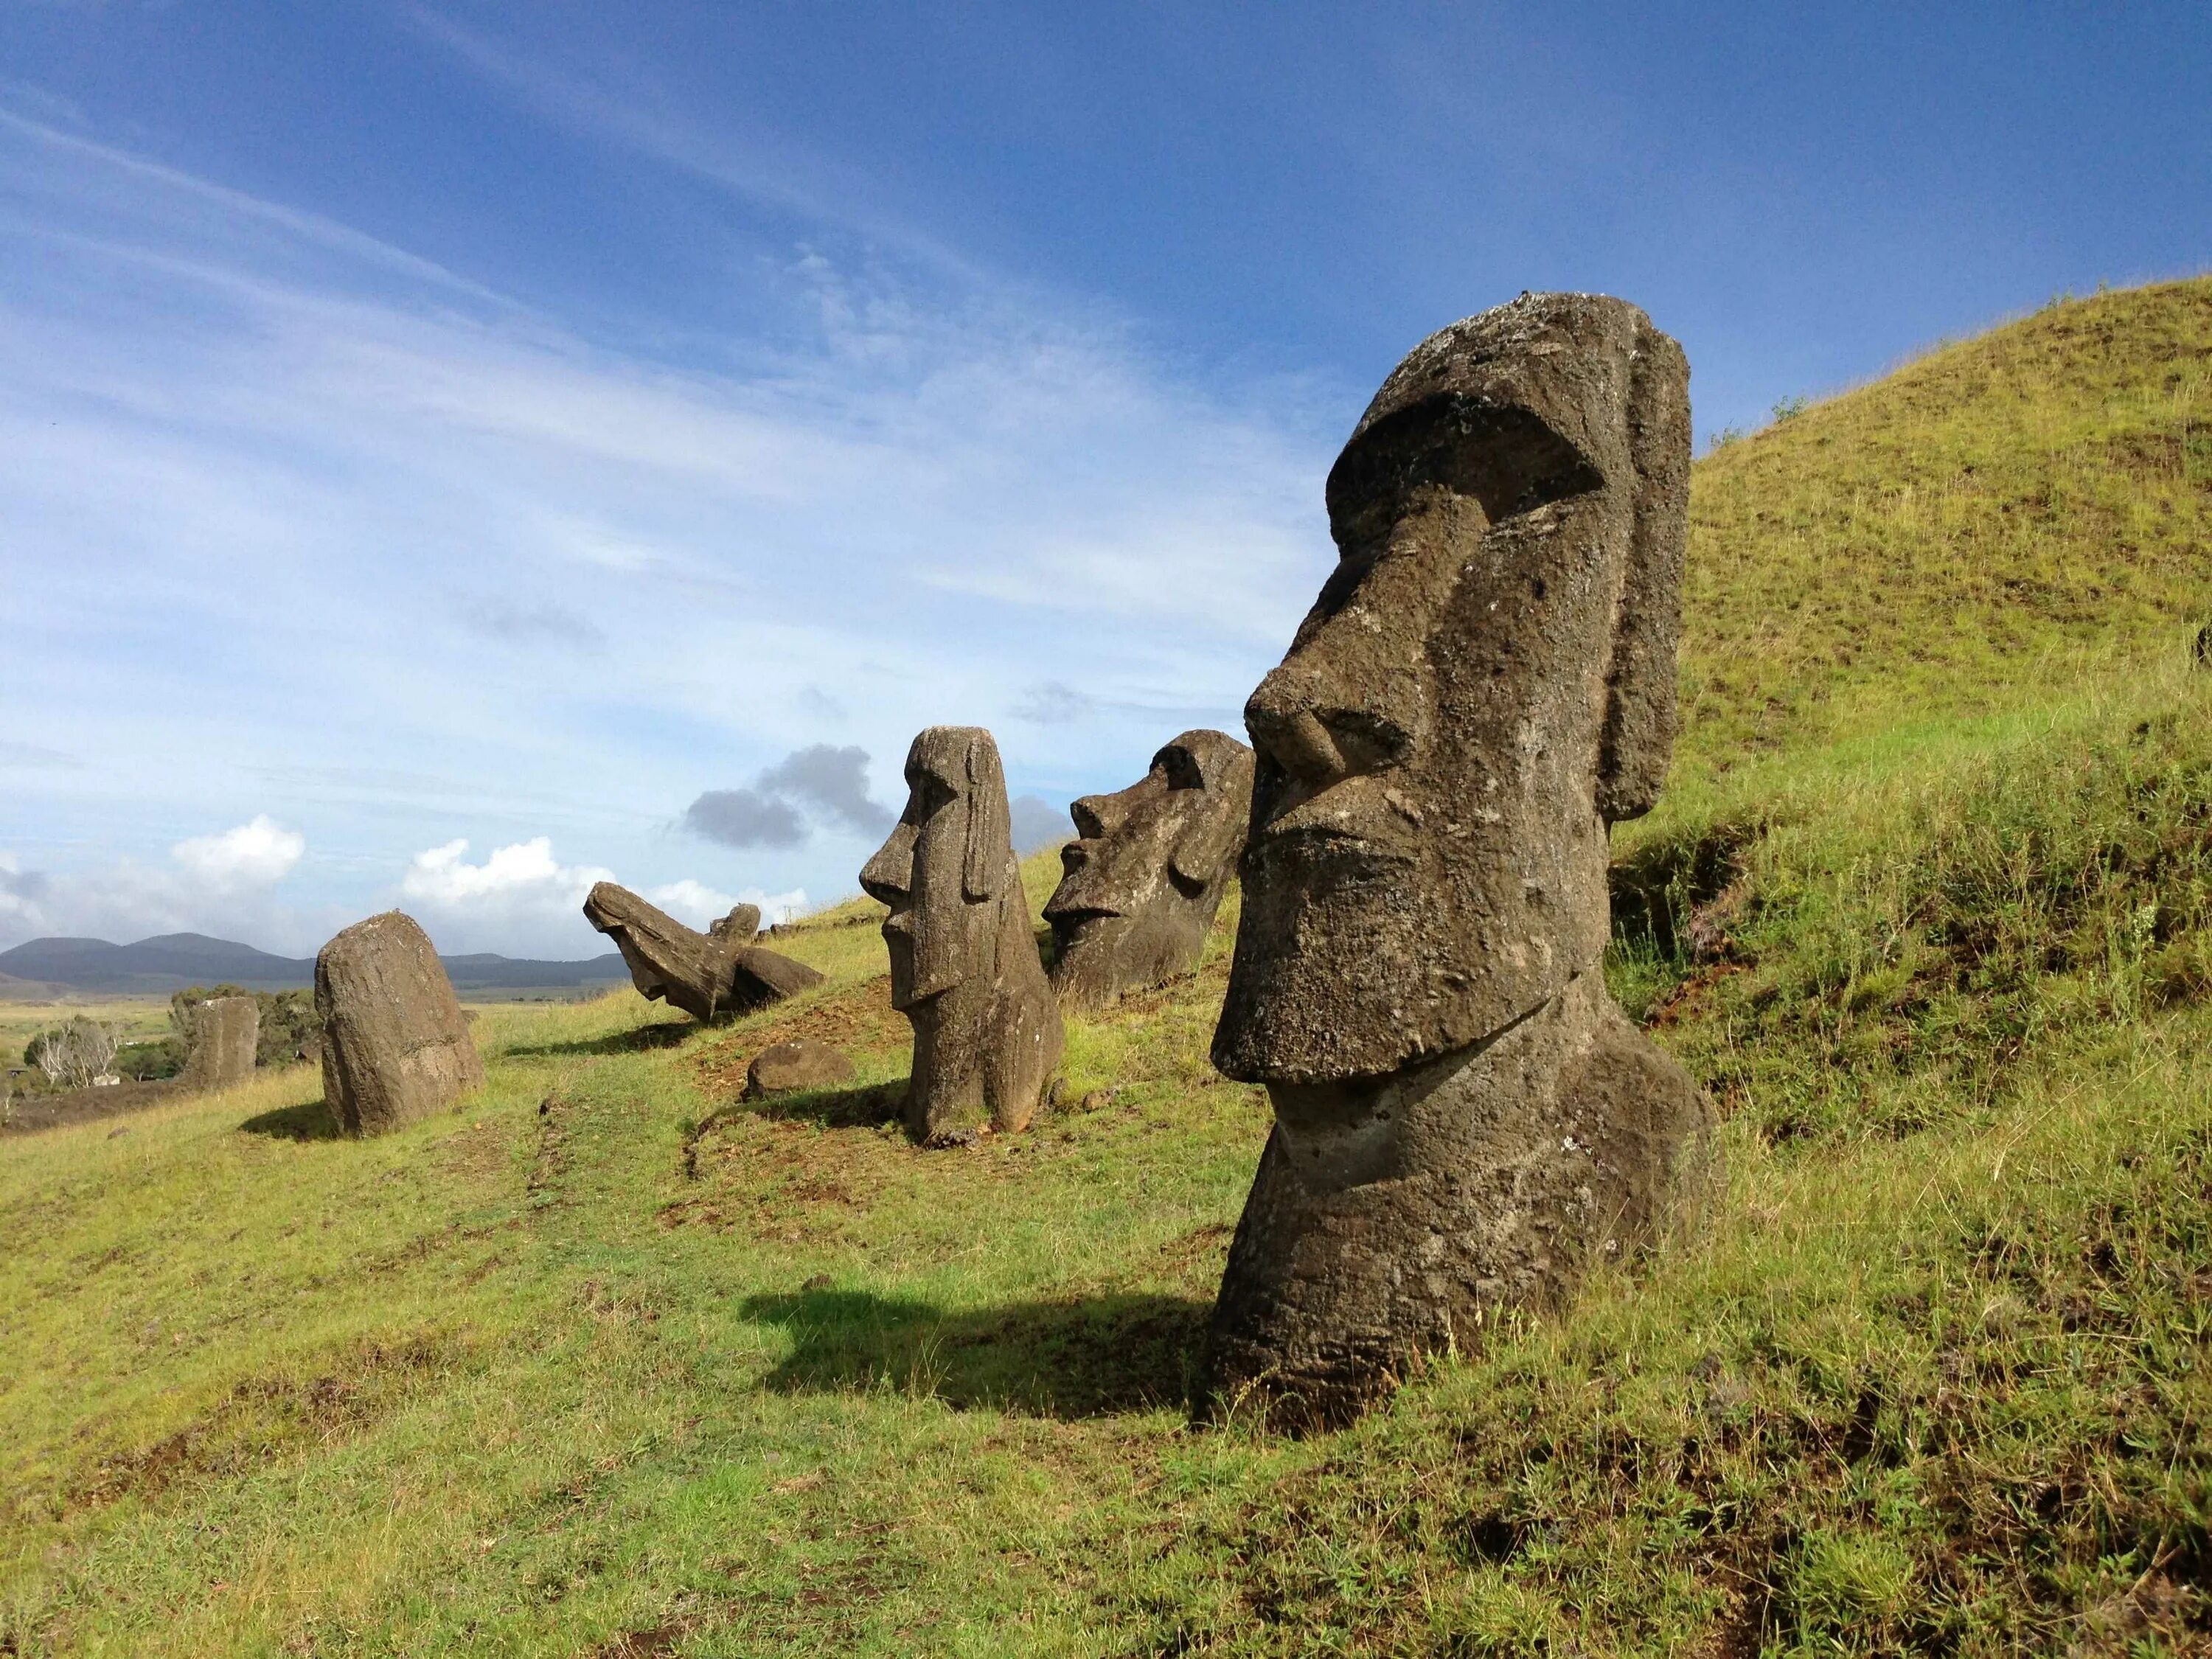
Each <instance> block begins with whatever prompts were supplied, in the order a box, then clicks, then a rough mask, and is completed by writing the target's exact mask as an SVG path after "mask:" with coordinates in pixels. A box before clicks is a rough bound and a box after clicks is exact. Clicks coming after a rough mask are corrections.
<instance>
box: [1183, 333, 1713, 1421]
mask: <svg viewBox="0 0 2212 1659" xmlns="http://www.w3.org/2000/svg"><path fill="white" fill-rule="evenodd" d="M1688 383H1689V370H1688V366H1687V364H1686V362H1685V361H1684V358H1683V356H1682V352H1681V349H1680V347H1679V346H1678V345H1676V344H1675V343H1674V341H1673V340H1672V339H1670V338H1668V337H1667V336H1666V335H1664V334H1662V333H1661V332H1660V331H1658V330H1657V329H1656V328H1655V327H1653V326H1652V325H1651V322H1650V319H1648V318H1647V317H1645V316H1644V313H1642V312H1641V311H1639V310H1638V309H1637V308H1636V307H1633V306H1631V305H1627V304H1625V303H1623V302H1622V301H1618V300H1613V299H1607V298H1602V297H1599V296H1595V295H1577V294H1543V295H1522V297H1521V298H1520V299H1519V300H1516V301H1514V302H1513V303H1512V304H1510V305H1506V306H1501V307H1498V308H1497V309H1496V310H1493V311H1488V312H1485V313H1482V314H1481V315H1480V316H1477V317H1471V318H1468V319H1467V320H1465V321H1464V322H1460V323H1456V324H1454V325H1452V326H1451V327H1449V328H1447V329H1444V330H1443V331H1441V332H1439V333H1437V334H1434V335H1431V337H1429V338H1428V339H1426V340H1425V341H1423V342H1422V343H1420V344H1419V346H1417V347H1416V348H1414V349H1413V353H1412V354H1411V355H1410V356H1407V358H1406V360H1405V361H1404V362H1401V364H1399V366H1398V367H1397V368H1396V369H1395V371H1394V372H1393V373H1392V374H1391V375H1390V377H1389V379H1388V380H1386V381H1384V382H1383V388H1382V390H1381V391H1380V392H1377V393H1376V397H1375V400H1374V402H1373V403H1371V404H1370V405H1369V406H1368V409H1367V412H1366V414H1365V415H1364V416H1362V417H1361V419H1360V422H1359V424H1358V427H1357V428H1355V430H1354V431H1353V433H1352V438H1351V440H1350V441H1349V442H1348V443H1346V446H1345V448H1344V453H1342V454H1341V455H1340V456H1339V457H1338V458H1337V462H1336V465H1335V466H1334V468H1333V469H1331V471H1330V473H1329V477H1328V514H1329V528H1330V532H1331V534H1332V535H1333V536H1334V538H1335V540H1336V544H1337V548H1338V552H1339V562H1338V564H1337V568H1336V569H1335V571H1334V573H1333V574H1331V575H1330V577H1329V579H1328V581H1327V583H1326V584H1325V585H1324V586H1322V591H1321V595H1320V597H1319V599H1316V602H1315V604H1314V607H1313V609H1312V610H1311V611H1310V612H1309V613H1308V615H1307V617H1306V619H1305V621H1304V623H1301V624H1300V626H1299V628H1298V631H1297V635H1296V637H1295V638H1294V640H1293V641H1292V642H1291V648H1290V652H1289V653H1288V654H1287V655H1286V656H1285V658H1284V659H1283V662H1282V664H1281V665H1280V666H1279V667H1278V668H1276V669H1275V670H1274V671H1273V672H1272V673H1270V674H1269V675H1268V676H1267V678H1265V679H1264V680H1263V681H1261V684H1260V687H1259V689H1258V690H1256V691H1255V692H1254V693H1253V695H1252V698H1251V701H1250V702H1249V704H1248V705H1247V706H1246V708H1245V720H1246V723H1247V725H1248V726H1249V729H1250V732H1251V734H1252V738H1253V742H1254V744H1255V746H1256V747H1257V750H1258V753H1259V762H1258V770H1257V776H1256V778H1255V784H1254V792H1253V803H1252V829H1251V836H1250V840H1249V845H1248V846H1247V848H1246V850H1245V853H1244V855H1243V864H1242V874H1243V912H1242V915H1241V917H1240V921H1239V926H1238V928H1237V949H1236V956H1235V959H1234V962H1233V963H1232V965H1231V973H1230V982H1229V990H1228V994H1227V997H1226V1000H1225V1003H1224V1006H1223V1009H1222V1014H1221V1022H1220V1024H1219V1026H1218V1029H1217V1030H1216V1031H1215V1034H1214V1039H1213V1060H1214V1064H1215V1065H1216V1066H1218V1067H1219V1068H1220V1069H1221V1070H1222V1071H1223V1072H1224V1073H1227V1074H1228V1075H1229V1076H1231V1077H1233V1078H1237V1079H1243V1080H1245V1081H1248V1082H1257V1083H1264V1084H1266V1085H1267V1087H1268V1091H1269V1094H1270V1096H1271V1097H1272V1098H1273V1104H1274V1109H1275V1126H1274V1129H1273V1133H1272V1134H1271V1135H1270V1136H1269V1138H1268V1141H1267V1149H1266V1151H1265V1152H1264V1153H1263V1154H1262V1155H1261V1163H1260V1169H1259V1172H1258V1174H1257V1176H1255V1180H1254V1183H1253V1188H1252V1192H1251V1195H1250V1197H1249V1199H1248V1200H1246V1204H1245V1210H1244V1215H1243V1221H1242V1222H1241V1223H1240V1224H1239V1225H1238V1228H1237V1236H1236V1239H1235V1241H1234V1243H1233V1244H1232V1245H1231V1250H1230V1257H1229V1266H1228V1270H1227V1273H1226V1274H1225V1277H1224V1279H1223V1283H1222V1287H1221V1296H1220V1300H1219V1302H1218V1304H1217V1306H1216V1308H1215V1310H1214V1316H1213V1322H1212V1330H1211V1333H1210V1336H1209V1341H1208V1351H1207V1360H1206V1364H1207V1372H1208V1375H1207V1392H1208V1397H1209V1398H1210V1400H1211V1401H1212V1404H1213V1407H1214V1408H1215V1409H1217V1410H1222V1409H1227V1410H1234V1409H1236V1408H1237V1406H1238V1405H1239V1403H1240V1402H1241V1401H1243V1400H1245V1399H1246V1398H1248V1397H1250V1398H1253V1399H1255V1400H1257V1401H1267V1402H1269V1404H1270V1407H1271V1409H1273V1410H1274V1411H1275V1412H1276V1413H1278V1416H1279V1420H1282V1421H1284V1422H1285V1423H1286V1424H1288V1425H1293V1426H1295V1425H1298V1424H1300V1423H1308V1424H1312V1423H1328V1422H1335V1421H1341V1420H1342V1419H1345V1418H1347V1417H1349V1416H1351V1415H1352V1414H1353V1413H1356V1412H1357V1411H1358V1409H1360V1407H1362V1406H1363V1405H1364V1403H1365V1402H1366V1401H1369V1400H1370V1399H1371V1398H1372V1397H1373V1396H1374V1395H1376V1393H1377V1392H1379V1391H1380V1390H1381V1389H1384V1388H1386V1387H1387V1386H1388V1385H1389V1382H1390V1380H1391V1378H1392V1377H1393V1376H1394V1375H1395V1372H1396V1371H1397V1370H1399V1369H1400V1368H1401V1366H1402V1365H1403V1364H1404V1363H1405V1361H1406V1360H1407V1358H1410V1357H1411V1356H1412V1355H1413V1354H1416V1353H1418V1352H1422V1351H1424V1350H1426V1349H1432V1348H1437V1347H1440V1346H1444V1345H1446V1344H1449V1343H1450V1342H1453V1341H1455V1340H1456V1341H1461V1342H1465V1341H1468V1340H1471V1339H1472V1338H1473V1337H1474V1334H1476V1332H1477V1330H1478V1328H1479V1327H1480V1324H1481V1322H1482V1321H1483V1319H1484V1318H1485V1316H1486V1314H1487V1313H1488V1312H1489V1311H1490V1310H1492V1309H1495V1308H1498V1307H1500V1306H1504V1305H1516V1306H1525V1307H1537V1308H1541V1307H1544V1306H1547V1305H1556V1304H1559V1303H1560V1302H1562V1301H1563V1300H1564V1299H1565V1297H1567V1296H1568V1295H1569V1294H1571V1291H1572V1290H1573V1289H1574V1287H1575V1285H1576V1284H1577V1281H1578V1280H1579V1279H1580V1277H1581V1275H1582V1273H1583V1271H1584V1269H1585V1268H1586V1267H1587V1266H1588V1265H1589V1262H1591V1261H1593V1260H1599V1259H1609V1258H1613V1257H1617V1256H1619V1255H1621V1254H1622V1253H1624V1252H1626V1251H1629V1250H1632V1249H1633V1248H1634V1247H1635V1246H1637V1245H1638V1244H1639V1243H1644V1242H1646V1241H1648V1240H1650V1238H1652V1237H1654V1236H1655V1235H1656V1233H1658V1232H1659V1231H1661V1230H1662V1229H1663V1228H1665V1227H1667V1226H1668V1225H1671V1224H1672V1223H1673V1221H1674V1220H1675V1219H1676V1218H1683V1217H1686V1216H1687V1215H1689V1214H1690V1213H1692V1212H1693V1211H1694V1207H1695V1205H1696V1202H1697V1200H1698V1198H1699V1194H1701V1193H1702V1192H1703V1191H1704V1190H1705V1187H1706V1185H1707V1184H1708V1182H1710V1180H1711V1174H1712V1170H1713V1162H1712V1158H1711V1139H1712V1116H1711V1108H1710V1106H1709V1105H1708V1103H1706V1101H1705V1097H1704V1096H1703V1095H1702V1094H1701V1093H1700V1092H1699V1090H1698V1089H1697V1087H1696V1085H1694V1084H1692V1081H1691V1080H1690V1079H1689V1077H1688V1076H1687V1074H1686V1073H1684V1072H1683V1071H1682V1070H1681V1068H1680V1066H1677V1065H1675V1064H1674V1061H1673V1060H1669V1059H1668V1058H1667V1057H1666V1056H1665V1055H1664V1054H1662V1053H1661V1052H1660V1051H1659V1050H1658V1049H1657V1048H1656V1047H1654V1046H1653V1045H1652V1043H1651V1042H1650V1041H1649V1040H1648V1039H1646V1038H1645V1037H1644V1036H1643V1035H1642V1033H1640V1032H1639V1031H1638V1030H1636V1028H1635V1027H1634V1026H1633V1025H1632V1024H1630V1023H1629V1021H1628V1020H1627V1018H1626V1017H1625V1016H1624V1015H1623V1014H1622V1013H1621V1012H1620V1010H1619V1009H1618V1008H1617V1007H1616V1006H1614V1005H1613V1000H1612V999H1611V998H1610V997H1609V996H1608V995H1607V993H1606V989H1605V985H1604V981H1603V978H1602V976H1601V957H1602V955H1603V952H1604V949H1605V944H1606V939H1607V931H1608V927H1609V907H1608V902H1607V889H1606V870H1607V828H1608V826H1609V825H1610V824H1612V823H1615V822H1617V821H1619V820H1620V819H1623V818H1629V817H1635V816H1637V815H1638V814H1639V813H1642V812H1644V811H1648V810H1649V809H1650V806H1651V804H1652V802H1653V801H1654V800H1655V799H1656V797H1657V794H1658V791H1659V786H1660V782H1661V781H1662V778H1663V776H1664V775H1665V772H1666V768H1667V763H1668V752H1669V750H1670V749H1671V747H1672V744H1673V741H1674V647H1675V635H1676V631H1677V628H1678V624H1679V620H1680V584H1681V571H1682V558H1683V548H1684V541H1685V511H1686V496H1687V488H1688V475H1689V459H1690V411H1689V390H1688Z"/></svg>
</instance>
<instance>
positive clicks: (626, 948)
mask: <svg viewBox="0 0 2212 1659" xmlns="http://www.w3.org/2000/svg"><path fill="white" fill-rule="evenodd" d="M584 919H585V920H586V921H588V922H590V923H591V924H592V927H596V928H598V929H599V931H600V932H601V933H605V934H606V935H607V936H608V937H609V938H610V939H613V940H614V942H615V948H616V949H617V950H618V951H621V952H622V957H623V962H625V963H628V964H629V978H630V983H631V984H633V985H635V986H636V987H637V988H638V991H639V993H640V994H642V995H644V996H646V997H648V998H651V999H652V1000H655V1001H659V1000H660V999H662V998H664V997H665V998H666V999H667V1000H668V1001H669V1002H670V1003H671V1005H672V1006H676V1007H678V1008H681V1009H682V1010H683V1011H684V1012H685V1013H687V1014H689V1015H690V1016H691V1018H694V1019H696V1020H699V1021H702V1022H708V1021H713V1020H715V1019H720V1018H726V1017H727V1016H729V1015H732V1014H743V1013H750V1012H752V1011H753V1010H754V1009H756V1008H764V1007H766V1006H768V1005H769V1003H771V1002H780V1001H781V1000H783V999H784V998H785V997H787V996H792V995H795V994H797V993H799V992H800V991H804V990H806V989H808V988H809V987H812V986H816V985H819V984H821V983H822V975H820V974H817V973H816V972H815V971H814V969H811V968H809V967H808V966H807V965H806V964H805V963H803V962H793V960H792V959H791V958H790V957H787V956H781V955H779V954H778V953H777V952H775V951H769V950H764V949H763V948H762V947H761V946H759V945H755V944H754V943H753V939H754V938H755V936H756V935H757V934H758V933H759V932H760V907H759V906H758V905H754V904H740V905H738V907H737V908H735V909H733V910H732V911H731V912H730V914H729V915H726V916H724V917H723V918H722V919H721V920H720V921H718V922H716V923H715V924H714V926H713V927H709V928H708V930H707V931H706V932H705V933H695V932H693V931H692V930H691V929H690V928H689V927H685V926H684V924H683V923H682V922H680V921H677V920H676V918H675V917H673V916H671V915H669V914H668V913H667V912H666V911H665V910H661V909H658V908H655V907H654V906H653V905H650V904H648V903H647V902H645V901H644V900H643V899H641V898H640V897H639V896H637V895H636V894H635V893H633V892H631V891H630V890H629V889H628V888H627V887H617V886H616V885H615V884H614V883H612V882H611V881H603V882H601V883H599V885H597V886H596V887H594V888H592V890H591V892H590V893H589V894H587V895H586V896H585V899H584Z"/></svg>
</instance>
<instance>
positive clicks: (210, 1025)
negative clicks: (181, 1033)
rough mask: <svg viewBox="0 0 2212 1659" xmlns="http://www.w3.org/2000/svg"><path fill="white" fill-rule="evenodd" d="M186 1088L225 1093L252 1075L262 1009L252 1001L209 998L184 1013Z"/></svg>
mask: <svg viewBox="0 0 2212 1659" xmlns="http://www.w3.org/2000/svg"><path fill="white" fill-rule="evenodd" d="M185 1031H186V1036H185V1074H184V1080H185V1085H187V1086H188V1087H191V1088H195V1089H227V1088H228V1087H229V1086H230V1085H232V1084H234V1083H243V1082H245V1081H246V1079H248V1078H250V1077H252V1075H253V1056H254V1051H255V1050H256V1049H257V1048H259V1047H260V1043H261V1005H260V1004H259V1003H258V1002H256V1001H255V1000H253V999H252V997H210V998H209V999H208V1000H206V1001H205V1002H196V1003H194V1004H192V1005H191V1007H190V1008H189V1009H187V1010H186V1011H185Z"/></svg>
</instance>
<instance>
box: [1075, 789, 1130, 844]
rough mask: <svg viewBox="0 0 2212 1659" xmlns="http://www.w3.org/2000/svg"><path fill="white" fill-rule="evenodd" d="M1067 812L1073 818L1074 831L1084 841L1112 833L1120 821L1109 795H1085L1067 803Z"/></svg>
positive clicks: (1111, 797)
mask: <svg viewBox="0 0 2212 1659" xmlns="http://www.w3.org/2000/svg"><path fill="white" fill-rule="evenodd" d="M1067 814H1068V816H1069V817H1072V818H1073V819H1074V820H1075V833H1076V834H1077V835H1079V836H1082V837H1083V839H1084V840H1085V841H1097V840H1098V839H1099V838H1100V837H1101V836H1110V835H1112V834H1113V833H1114V831H1115V829H1118V828H1119V827H1120V825H1121V812H1120V811H1119V809H1118V808H1117V807H1116V806H1115V802H1114V797H1113V796H1111V795H1085V796H1084V797H1083V798H1082V799H1079V800H1077V801H1075V802H1073V804H1071V805H1069V807H1068V809H1067Z"/></svg>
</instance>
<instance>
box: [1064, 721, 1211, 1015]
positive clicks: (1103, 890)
mask: <svg viewBox="0 0 2212 1659" xmlns="http://www.w3.org/2000/svg"><path fill="white" fill-rule="evenodd" d="M1068 813H1069V815H1070V816H1071V817H1073V819H1074V820H1075V828H1076V831H1077V835H1078V839H1077V840H1074V841H1072V842H1069V843H1068V844H1067V845H1066V847H1064V848H1061V849H1060V866H1061V868H1062V869H1063V870H1065V871H1066V874H1065V875H1063V876H1062V877H1061V878H1060V885H1059V887H1057V888H1056V889H1054V892H1053V896H1052V897H1051V898H1050V899H1048V900H1047V901H1046V902H1045V907H1044V919H1045V920H1046V921H1048V922H1050V923H1051V924H1052V932H1053V940H1054V945H1055V946H1056V947H1057V953H1056V954H1055V955H1054V958H1053V964H1052V975H1051V977H1052V985H1053V989H1054V990H1055V991H1057V992H1058V993H1059V994H1060V1000H1062V1001H1063V1002H1065V1003H1066V1004H1067V1005H1068V1006H1070V1007H1090V1006H1097V1004H1099V1003H1101V1002H1103V1001H1105V1000H1107V999H1108V998H1109V997H1111V996H1113V995H1115V994H1116V993H1118V992H1121V991H1127V990H1133V989H1134V988H1136V987H1139V986H1146V985H1158V984H1159V983H1160V982H1161V981H1164V980H1169V979H1172V978H1174V977H1175V976H1176V975H1178V974H1187V973H1188V972H1189V971H1190V970H1191V969H1193V968H1194V967H1196V966H1197V965H1198V956H1199V952H1200V950H1201V949H1203V948H1204V946H1205V945H1206V929H1207V928H1209V927H1212V925H1213V915H1214V912H1215V911H1217V910H1218V909H1219V908H1221V895H1222V893H1223V892H1224V891H1225V890H1226V889H1227V887H1228V885H1229V878H1230V877H1231V875H1232V874H1234V873H1235V872H1236V867H1237V850H1238V848H1242V847H1243V844H1244V829H1245V826H1246V824H1247V823H1249V821H1250V819H1251V816H1252V751H1251V750H1249V749H1247V748H1246V747H1245V746H1244V745H1243V744H1241V743H1239V742H1237V739H1236V738H1232V737H1231V736H1229V734H1228V733H1226V732H1204V731H1200V732H1184V733H1183V734H1182V736H1181V737H1179V738H1175V739H1174V740H1173V741H1172V742H1170V743H1169V744H1166V745H1165V746H1164V747H1163V748H1162V749H1161V750H1160V751H1159V753H1158V754H1157V755H1155V756H1153V757H1152V769H1150V770H1149V771H1147V772H1146V774H1145V775H1144V776H1143V777H1141V778H1139V779H1138V780H1137V781H1136V782H1134V783H1133V784H1131V785H1130V786H1129V787H1127V789H1124V790H1121V792H1120V793H1116V794H1111V795H1085V797H1083V799H1080V800H1079V801H1077V802H1076V803H1075V804H1074V805H1073V806H1071V807H1069V808H1068Z"/></svg>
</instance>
